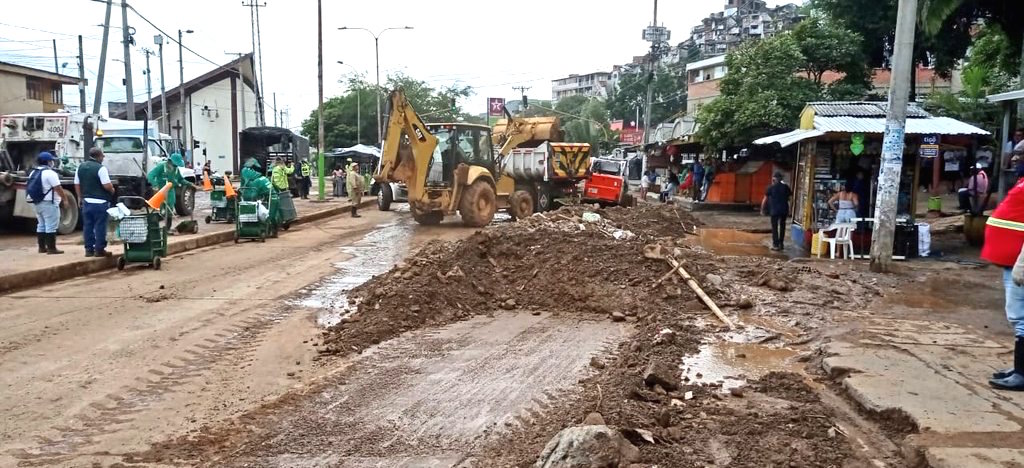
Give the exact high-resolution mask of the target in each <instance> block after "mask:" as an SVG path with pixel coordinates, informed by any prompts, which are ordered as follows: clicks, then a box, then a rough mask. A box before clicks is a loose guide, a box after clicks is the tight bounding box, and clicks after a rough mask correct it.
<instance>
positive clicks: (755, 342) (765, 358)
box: [682, 320, 803, 391]
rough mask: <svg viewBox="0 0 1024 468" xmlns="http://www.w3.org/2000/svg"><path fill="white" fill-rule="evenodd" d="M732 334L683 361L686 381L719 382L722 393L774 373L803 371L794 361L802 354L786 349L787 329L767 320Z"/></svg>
mask: <svg viewBox="0 0 1024 468" xmlns="http://www.w3.org/2000/svg"><path fill="white" fill-rule="evenodd" d="M769 324H770V325H771V326H770V327H763V326H756V325H751V324H747V326H745V327H743V328H742V329H739V330H736V331H733V332H730V333H728V334H726V335H725V336H724V337H723V340H722V341H716V342H712V343H705V344H703V345H701V347H700V350H699V351H698V352H697V354H693V355H689V356H686V357H684V358H683V365H682V368H683V379H684V380H686V381H687V382H689V383H703V384H710V383H720V384H721V385H722V387H721V389H722V390H723V391H725V390H728V389H730V388H734V387H740V386H742V385H744V384H746V383H747V381H748V380H750V379H756V378H758V377H761V376H762V375H764V374H767V373H768V372H771V371H790V372H797V373H802V372H803V370H802V369H803V364H802V363H799V362H796V360H795V359H793V358H794V357H795V356H796V355H797V354H798V353H799V351H798V350H796V349H793V348H788V347H785V346H783V344H782V343H783V341H784V340H785V336H786V335H787V334H788V333H787V332H786V331H785V330H779V329H777V328H776V325H777V324H775V323H772V322H771V321H768V320H766V321H765V323H764V325H769Z"/></svg>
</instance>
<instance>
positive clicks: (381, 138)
mask: <svg viewBox="0 0 1024 468" xmlns="http://www.w3.org/2000/svg"><path fill="white" fill-rule="evenodd" d="M355 29H358V30H361V31H366V32H368V33H370V35H371V36H373V48H374V54H375V60H376V62H377V92H376V94H377V143H378V144H383V142H384V135H383V133H384V131H383V127H382V123H383V121H382V120H381V113H380V36H381V35H382V34H384V33H385V32H388V31H391V30H393V29H412V26H403V27H400V28H384V29H381V30H380V31H378V32H377V33H376V34H374V32H373V31H370V30H369V29H366V28H350V27H348V26H342V27H340V28H338V30H340V31H344V30H355Z"/></svg>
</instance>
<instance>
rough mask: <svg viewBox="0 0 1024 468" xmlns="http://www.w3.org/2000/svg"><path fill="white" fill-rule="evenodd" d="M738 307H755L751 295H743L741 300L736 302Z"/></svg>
mask: <svg viewBox="0 0 1024 468" xmlns="http://www.w3.org/2000/svg"><path fill="white" fill-rule="evenodd" d="M736 307H739V308H740V309H749V308H751V307H754V301H752V300H750V298H749V297H741V298H740V300H739V301H738V302H736Z"/></svg>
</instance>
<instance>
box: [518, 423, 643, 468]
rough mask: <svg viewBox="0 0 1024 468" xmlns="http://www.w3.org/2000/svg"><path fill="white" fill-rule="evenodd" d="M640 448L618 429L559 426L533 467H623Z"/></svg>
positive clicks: (633, 457) (638, 453) (635, 457)
mask: <svg viewBox="0 0 1024 468" xmlns="http://www.w3.org/2000/svg"><path fill="white" fill-rule="evenodd" d="M639 456H640V451H639V449H637V448H636V447H635V446H634V445H633V444H631V443H629V441H628V440H626V438H625V437H623V435H622V433H621V432H619V430H618V429H615V428H612V427H608V426H576V427H569V428H566V429H562V431H561V432H559V433H558V434H556V435H555V437H554V438H552V439H551V441H549V442H548V445H547V446H546V447H544V451H543V452H542V453H541V455H540V458H539V459H537V463H536V464H534V465H533V466H534V468H620V467H622V468H625V467H628V466H629V464H630V463H632V462H634V461H636V460H637V458H638V457H639Z"/></svg>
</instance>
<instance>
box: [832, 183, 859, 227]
mask: <svg viewBox="0 0 1024 468" xmlns="http://www.w3.org/2000/svg"><path fill="white" fill-rule="evenodd" d="M859 205H860V200H859V199H858V198H857V194H856V193H854V192H853V188H852V187H851V186H850V183H849V182H846V183H845V184H843V189H842V190H840V191H839V192H838V193H836V194H835V195H832V198H830V199H829V200H828V206H830V207H832V209H834V210H836V224H846V223H852V222H853V218H856V217H857V207H858V206H859Z"/></svg>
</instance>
